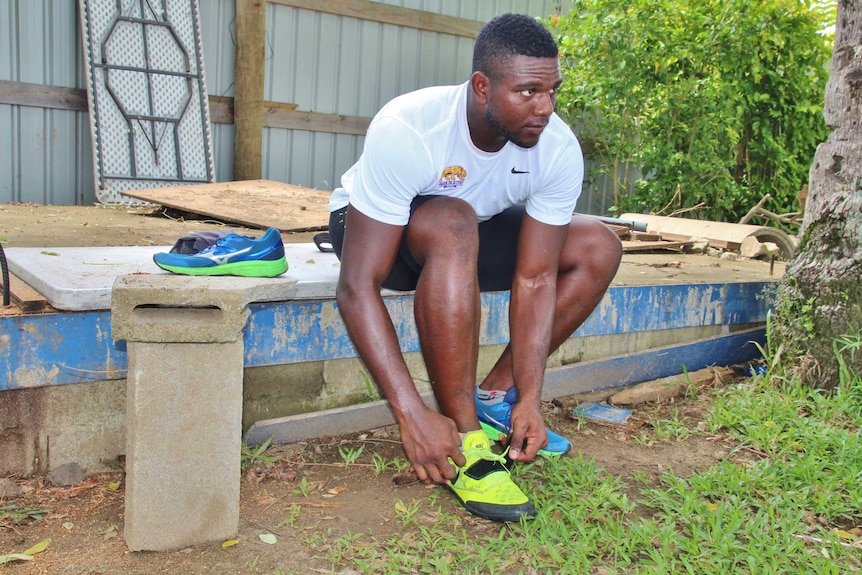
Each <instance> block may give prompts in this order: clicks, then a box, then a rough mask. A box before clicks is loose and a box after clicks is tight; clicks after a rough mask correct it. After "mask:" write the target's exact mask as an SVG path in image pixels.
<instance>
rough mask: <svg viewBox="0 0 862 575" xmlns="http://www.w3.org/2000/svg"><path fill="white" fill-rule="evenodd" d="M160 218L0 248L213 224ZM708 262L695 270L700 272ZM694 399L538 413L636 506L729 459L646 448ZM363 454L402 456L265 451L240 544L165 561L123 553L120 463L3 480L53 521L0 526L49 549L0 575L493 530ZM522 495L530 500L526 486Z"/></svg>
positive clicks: (258, 561)
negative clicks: (412, 510)
mask: <svg viewBox="0 0 862 575" xmlns="http://www.w3.org/2000/svg"><path fill="white" fill-rule="evenodd" d="M168 216H170V217H165V214H164V213H161V212H158V211H156V212H154V213H151V210H149V209H145V210H142V209H140V208H109V207H88V208H73V207H55V206H41V205H31V204H14V205H9V204H7V205H0V241H2V243H3V245H4V247H13V246H14V247H32V246H37V247H38V246H93V245H114V246H121V245H170V244H172V243H173V242H174V241H175V239H176V238H177V237H179V236H180V235H182V234H184V233H187V232H189V231H194V230H197V229H211V228H212V227H213V225H214V224H215V222H212V221H206V220H204V221H201V220H196V219H190V218H188V217H187V216H186V215H178V214H168ZM141 218H145V219H146V224H145V225H141V224H140V223H139V222H141V221H142V220H141ZM239 231H243V232H247V233H249V234H250V235H254V234H255V233H259V230H245V229H243V228H239ZM312 235H313V234H312V233H305V234H296V235H289V234H286V235H285V241H301V242H308V241H311V237H312ZM713 265H714V264H712V263H708V264H704V269H706V268H710V267H712V266H713ZM677 267H678V266H677ZM634 273H640V272H634ZM697 397H698V399H697V400H689V399H678V400H677V401H676V402H675V403H673V404H668V405H654V404H647V405H643V406H641V407H639V408H636V409H635V410H634V413H633V415H632V417H631V418H630V419H629V420H628V422H627V423H626V424H625V425H610V424H598V423H594V422H585V421H578V420H576V419H575V418H573V417H572V416H571V412H572V409H573V408H574V407H575V406H576V405H577V404H578V403H579V402H583V401H596V400H601V399H604V397H603V396H602V395H593V396H578V397H569V398H563V399H559V400H555V401H554V402H549V403H547V404H546V405H545V408H546V416H547V421H548V424H549V427H550V428H552V429H554V430H556V431H557V432H559V433H561V434H563V435H565V436H567V437H569V438H570V439H571V440H572V442H573V445H574V448H573V452H572V454H571V455H570V456H576V455H577V454H583V456H584V457H586V458H588V459H591V460H594V461H595V462H596V464H597V465H598V466H599V467H601V468H603V469H605V470H606V471H607V472H609V473H611V474H613V475H616V476H618V477H620V478H621V479H623V480H624V481H626V482H627V484H628V485H629V486H630V487H629V489H630V490H631V493H630V494H629V495H630V496H631V497H633V498H635V499H636V498H637V490H636V488H635V487H634V485H635V482H634V481H633V480H632V476H633V475H634V474H641V475H643V476H645V477H647V478H648V479H649V480H651V481H653V482H655V481H657V478H658V477H659V474H660V473H661V472H663V471H665V470H668V469H673V470H674V472H675V473H676V474H678V475H681V476H687V475H688V474H690V473H692V472H693V471H696V470H701V469H705V468H707V467H709V466H711V465H713V464H715V463H716V462H717V461H719V460H720V459H721V458H723V457H725V456H727V455H728V453H729V451H730V447H729V446H727V445H726V444H723V443H722V442H721V441H719V440H717V439H718V438H714V437H708V436H707V435H704V434H696V435H693V436H691V437H689V438H688V439H686V440H684V441H678V442H677V441H671V442H655V443H652V444H650V443H651V442H650V441H648V439H649V437H650V434H651V429H650V426H649V424H648V420H649V419H650V417H654V416H656V415H657V416H658V417H671V416H672V414H673V413H674V410H677V409H678V410H679V413H680V415H681V416H682V417H683V419H684V420H685V421H686V422H687V423H688V424H689V426H691V427H694V426H696V425H697V423H698V422H700V421H702V419H703V417H704V414H705V410H706V409H707V406H708V398H709V392H708V390H706V391H702V392H701V393H699V394H698V396H697ZM643 438H647V441H644V439H643ZM339 447H341V448H342V451H341V452H340V451H339ZM359 448H362V453H361V455H360V456H359V458H358V459H357V460H356V462H355V463H352V464H350V465H347V464H345V462H344V459H343V455H342V453H345V452H348V451H351V450H358V449H359ZM374 453H376V454H378V455H380V456H382V457H383V458H385V459H386V460H392V459H393V458H395V457H402V460H403V452H402V450H401V445H400V443H399V435H398V430H397V428H395V427H386V428H382V429H377V430H369V431H368V432H366V433H363V434H355V435H351V436H343V437H331V438H321V439H317V440H314V441H310V442H308V443H305V444H302V445H292V446H280V447H275V448H272V449H270V450H269V451H267V452H266V455H267V456H272V457H274V461H272V462H268V463H265V462H258V463H256V464H254V465H252V466H250V468H249V469H248V470H247V471H246V472H245V474H244V476H243V479H242V496H241V520H240V531H239V537H238V543H237V544H235V545H231V546H228V547H223V546H222V544H221V542H214V543H211V544H206V545H199V546H195V547H191V548H186V549H182V550H177V551H172V552H166V553H152V552H138V553H131V552H129V551H128V549H127V547H126V545H125V543H124V540H123V536H122V531H123V488H124V484H123V473H122V469H121V467H119V466H118V470H117V472H116V473H113V474H106V475H100V476H95V477H90V478H88V479H87V480H86V481H85V482H84V483H82V484H79V485H76V486H73V487H66V488H58V487H53V486H51V485H49V484H48V482H47V481H46V479H45V478H43V477H32V478H13V479H15V480H16V481H17V484H18V486H19V488H20V489H21V490H22V491H23V492H24V494H23V495H21V496H19V497H17V498H13V499H6V500H0V509H2V508H3V506H4V505H14V506H16V508H18V509H21V508H27V507H29V508H33V509H49V510H50V511H46V512H45V515H44V516H42V518H40V519H32V518H27V519H22V520H21V521H12V520H9V519H7V520H5V521H2V522H0V555H4V554H8V553H15V552H22V551H24V550H26V549H28V548H30V547H31V546H32V545H34V544H36V543H38V542H40V541H44V540H48V539H50V541H51V543H50V546H49V547H48V549H47V550H46V551H44V552H42V553H39V554H37V555H36V556H35V557H34V559H33V560H32V561H26V562H23V561H22V562H14V563H9V564H7V565H5V566H0V570H2V571H3V572H4V573H9V574H10V575H11V574H15V575H18V574H36V573H44V574H48V573H50V574H62V575H96V574H99V575H113V574H121V573H122V574H134V575H138V574H140V575H144V574H153V573H177V574H179V573H182V574H187V575H198V574H205V573H219V574H225V575H230V574H248V573H265V574H272V573H293V572H295V573H344V574H348V573H351V571H350V570H343V571H342V570H340V569H341V567H338V569H336V570H332V569H333V568H332V565H331V564H330V563H329V562H328V561H327V560H326V554H327V551H328V550H329V548H330V547H332V546H333V545H335V543H336V541H337V540H338V538H339V537H341V536H343V535H345V534H347V533H352V534H357V533H366V534H369V535H371V536H373V537H376V538H378V539H382V538H384V537H386V536H389V535H392V534H396V533H402V534H403V535H404V536H405V537H409V536H410V532H411V531H416V530H417V528H418V526H419V525H432V524H434V523H435V521H436V517H437V513H438V512H437V506H440V507H441V508H442V509H443V510H444V511H445V512H446V513H450V514H457V515H458V517H459V518H460V521H462V524H463V525H464V526H465V527H466V528H467V529H468V531H469V532H471V533H476V534H483V535H484V534H489V533H496V532H497V531H498V530H499V529H500V527H499V525H498V524H495V523H491V522H488V521H484V520H480V519H476V518H474V517H472V516H471V515H469V514H468V513H466V512H464V511H463V510H461V509H460V507H459V506H458V504H457V502H456V501H455V500H454V498H453V497H452V495H451V494H449V493H448V491H446V490H445V489H443V488H441V487H438V486H424V485H421V484H419V483H416V482H415V481H414V478H413V476H412V474H411V473H409V472H405V471H403V470H394V469H392V468H389V469H386V470H384V471H383V472H381V473H379V474H378V473H376V472H375V466H374V464H373V462H374V460H373V459H372V456H373V454H374ZM534 465H541V462H539V463H536V464H534ZM524 489H525V491H527V492H529V485H524ZM414 501H418V502H420V512H419V513H418V515H417V523H415V524H406V525H405V524H404V523H402V522H401V521H398V520H397V516H398V508H399V506H400V505H410V504H411V503H412V502H414ZM399 502H400V503H399ZM265 533H272V534H274V535H275V536H276V538H277V542H276V543H274V544H268V543H266V542H264V541H262V540H261V539H260V537H259V536H260V535H261V534H265Z"/></svg>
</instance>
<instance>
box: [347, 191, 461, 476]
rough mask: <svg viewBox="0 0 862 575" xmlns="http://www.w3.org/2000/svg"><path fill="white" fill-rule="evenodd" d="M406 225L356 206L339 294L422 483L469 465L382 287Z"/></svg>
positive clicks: (362, 355) (361, 354) (361, 352)
mask: <svg viewBox="0 0 862 575" xmlns="http://www.w3.org/2000/svg"><path fill="white" fill-rule="evenodd" d="M403 232H404V227H403V226H393V225H389V224H384V223H381V222H378V221H376V220H374V219H372V218H370V217H368V216H366V215H364V214H363V213H362V212H360V211H359V210H357V209H355V208H354V207H352V206H351V208H350V210H349V211H348V215H347V225H346V227H345V235H344V247H343V250H342V254H341V272H340V274H339V278H338V287H337V290H336V295H337V299H338V307H339V310H340V312H341V316H342V318H343V320H344V324H345V325H346V327H347V332H348V334H349V335H350V338H351V341H352V342H353V345H354V346H355V347H356V350H357V351H358V352H359V357H360V358H362V361H363V363H364V364H365V366H366V367H367V368H368V370H369V372H370V374H371V377H372V378H373V379H374V381H375V382H376V383H377V385H378V386H379V387H380V390H381V391H382V392H383V395H384V396H385V397H386V399H387V400H388V401H389V404H390V406H391V407H392V410H393V412H394V414H395V417H396V419H397V420H398V424H399V426H400V428H401V440H402V443H403V444H404V452H405V454H406V455H407V458H408V459H409V460H410V462H411V463H412V464H413V468H414V470H415V472H416V475H417V477H418V478H419V480H420V481H423V482H428V481H433V482H435V483H441V482H443V481H444V479H446V478H449V479H452V478H454V477H455V474H456V470H455V468H454V467H453V466H452V463H451V462H450V460H449V459H450V458H451V460H452V461H454V462H455V463H456V464H457V465H464V464H465V459H464V456H463V454H462V453H461V451H460V445H461V440H460V436H459V435H458V430H457V428H456V427H455V423H454V422H453V421H452V420H451V419H449V418H447V417H444V416H443V415H441V414H439V413H437V412H436V411H434V410H432V409H429V408H428V407H427V406H426V405H425V403H424V402H423V401H422V398H421V396H420V395H419V392H418V391H417V390H416V386H415V385H414V383H413V379H412V377H411V376H410V372H409V371H408V369H407V365H406V364H405V362H404V357H403V356H402V354H401V349H400V347H399V344H398V336H397V334H396V333H395V328H394V326H393V325H392V319H391V318H390V317H389V313H388V312H387V310H386V307H385V306H384V304H383V299H382V298H381V296H380V286H381V285H382V283H383V281H384V280H385V279H386V276H387V275H388V274H389V271H390V269H391V268H392V263H393V262H394V261H395V257H396V255H397V251H398V246H399V243H400V242H401V236H402V234H403Z"/></svg>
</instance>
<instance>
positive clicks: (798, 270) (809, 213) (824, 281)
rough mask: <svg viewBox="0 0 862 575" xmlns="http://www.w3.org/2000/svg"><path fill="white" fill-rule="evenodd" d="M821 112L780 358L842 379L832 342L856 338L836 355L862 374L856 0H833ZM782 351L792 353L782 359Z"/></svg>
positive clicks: (861, 129) (861, 31) (814, 379)
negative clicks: (825, 132)
mask: <svg viewBox="0 0 862 575" xmlns="http://www.w3.org/2000/svg"><path fill="white" fill-rule="evenodd" d="M823 116H824V118H825V120H826V124H827V125H828V126H829V127H830V128H831V129H832V130H833V131H832V133H831V134H830V135H829V136H828V138H827V139H826V141H825V142H824V143H822V144H820V146H818V148H817V152H816V153H815V156H814V163H813V164H812V166H811V171H810V174H809V182H810V186H809V195H808V200H807V203H806V206H805V215H804V218H803V222H802V226H801V228H800V236H799V237H800V245H799V249H798V251H797V253H796V255H795V257H794V259H793V261H792V262H791V265H790V266H789V268H788V271H787V274H786V275H785V277H784V279H783V280H782V283H781V285H780V288H779V297H778V300H777V304H776V312H777V314H776V315H777V320H776V324H775V325H776V328H777V329H776V335H777V336H778V337H777V339H778V341H780V342H781V344H782V353H783V354H784V358H783V359H786V360H787V359H789V360H791V361H793V360H795V367H796V369H797V371H798V372H799V374H800V375H801V376H802V378H803V381H804V382H805V383H808V384H809V385H813V386H816V387H824V388H834V387H835V386H837V385H839V384H840V383H841V381H840V373H841V369H840V365H841V363H840V362H839V359H838V356H837V355H836V353H835V350H834V347H833V342H835V341H836V340H838V341H842V340H843V341H850V342H857V344H856V345H855V347H854V346H853V345H851V346H850V347H851V348H853V349H852V350H850V351H853V353H850V351H845V353H844V354H842V359H843V360H844V362H845V364H847V365H848V366H849V367H850V368H851V369H853V370H854V371H855V373H857V374H862V346H860V345H859V342H860V341H862V0H839V2H838V18H837V21H836V30H835V43H834V46H833V52H832V67H831V70H830V75H829V82H828V84H827V86H826V97H825V106H824V110H823ZM788 354H789V356H790V357H788Z"/></svg>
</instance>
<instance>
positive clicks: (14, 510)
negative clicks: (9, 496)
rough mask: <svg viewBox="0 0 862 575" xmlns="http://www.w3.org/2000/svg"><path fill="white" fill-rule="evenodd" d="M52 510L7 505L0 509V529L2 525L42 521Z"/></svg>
mask: <svg viewBox="0 0 862 575" xmlns="http://www.w3.org/2000/svg"><path fill="white" fill-rule="evenodd" d="M52 511H53V510H52V509H48V508H47V507H32V506H28V505H15V504H9V505H4V506H2V507H0V528H2V526H4V525H14V524H16V523H24V522H25V521H28V520H34V521H36V520H39V519H44V518H45V516H47V515H48V514H49V513H51V512H52Z"/></svg>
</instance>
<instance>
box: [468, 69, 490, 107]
mask: <svg viewBox="0 0 862 575" xmlns="http://www.w3.org/2000/svg"><path fill="white" fill-rule="evenodd" d="M470 86H471V88H472V89H473V94H475V96H476V100H477V101H478V102H479V103H480V104H485V103H487V102H488V92H489V91H490V90H491V79H490V78H488V76H486V75H485V74H483V73H482V72H473V75H472V76H470Z"/></svg>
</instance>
